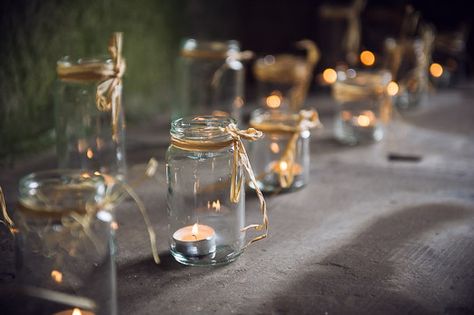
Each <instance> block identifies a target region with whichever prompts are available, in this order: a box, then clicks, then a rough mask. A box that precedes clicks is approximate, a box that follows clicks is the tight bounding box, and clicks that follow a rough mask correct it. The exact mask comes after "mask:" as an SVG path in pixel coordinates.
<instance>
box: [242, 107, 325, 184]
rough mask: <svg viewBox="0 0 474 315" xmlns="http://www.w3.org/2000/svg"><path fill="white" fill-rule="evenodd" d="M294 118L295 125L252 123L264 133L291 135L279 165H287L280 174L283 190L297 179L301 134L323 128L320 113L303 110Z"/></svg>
mask: <svg viewBox="0 0 474 315" xmlns="http://www.w3.org/2000/svg"><path fill="white" fill-rule="evenodd" d="M293 115H296V117H294V119H295V121H296V123H295V124H287V123H283V122H281V123H272V122H259V123H255V122H251V126H252V127H253V128H255V129H257V130H260V131H262V132H264V133H268V134H272V133H284V134H289V135H290V139H289V140H288V143H287V145H286V147H285V150H284V151H283V154H282V155H281V157H280V160H279V161H278V163H277V164H278V165H281V163H285V164H286V166H287V167H286V169H285V170H284V171H283V170H280V171H279V172H278V176H279V182H280V186H281V187H282V188H288V187H290V186H291V185H292V184H293V181H294V179H295V175H296V174H295V167H294V166H295V157H296V145H297V142H298V139H299V137H300V134H301V132H303V131H307V130H309V129H312V128H316V127H322V124H321V122H320V121H319V116H318V113H317V112H316V111H315V110H312V109H311V110H301V111H300V112H299V113H298V114H293Z"/></svg>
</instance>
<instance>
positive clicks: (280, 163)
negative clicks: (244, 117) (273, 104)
mask: <svg viewBox="0 0 474 315" xmlns="http://www.w3.org/2000/svg"><path fill="white" fill-rule="evenodd" d="M250 126H251V127H253V128H255V129H257V130H260V131H262V132H264V134H265V138H264V139H263V140H262V141H260V142H258V143H252V144H251V148H250V160H251V161H252V164H253V166H254V170H255V176H256V181H257V184H258V187H259V188H260V189H261V190H263V191H267V192H279V191H288V190H293V189H296V188H300V187H303V186H304V185H306V184H307V183H308V179H309V168H310V151H309V142H310V136H311V132H310V129H311V128H314V127H317V126H320V122H319V119H318V114H317V113H316V111H314V110H302V111H300V112H299V113H294V112H289V111H281V110H262V109H258V110H256V111H254V112H253V113H252V117H251V120H250ZM249 185H250V187H251V188H255V187H254V186H253V183H249Z"/></svg>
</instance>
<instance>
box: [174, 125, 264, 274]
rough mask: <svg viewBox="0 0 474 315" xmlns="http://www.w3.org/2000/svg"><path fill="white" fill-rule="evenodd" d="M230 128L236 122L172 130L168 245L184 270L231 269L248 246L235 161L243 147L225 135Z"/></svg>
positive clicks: (240, 177)
mask: <svg viewBox="0 0 474 315" xmlns="http://www.w3.org/2000/svg"><path fill="white" fill-rule="evenodd" d="M230 126H235V121H234V120H233V119H232V118H229V117H216V116H195V117H188V118H180V119H177V120H175V121H173V122H172V124H171V132H170V133H171V145H170V147H169V148H168V151H167V154H166V170H167V182H168V195H167V200H168V219H169V224H168V228H169V243H170V249H171V254H172V255H173V257H174V258H175V259H176V260H177V261H178V262H180V263H182V264H186V265H218V264H225V263H229V262H231V261H233V260H235V259H236V258H237V257H238V256H239V255H240V254H241V253H242V251H243V249H244V247H245V246H246V245H245V230H246V229H247V228H244V224H245V191H244V189H243V185H244V182H243V169H242V166H241V164H240V163H237V162H238V161H236V160H235V159H236V158H239V156H240V155H241V154H243V151H242V149H243V145H242V146H241V147H236V145H237V144H236V142H235V139H234V138H233V137H232V136H231V134H229V133H228V132H226V128H228V127H230ZM236 150H238V151H236ZM236 155H237V156H236ZM262 198H263V197H262ZM265 217H266V215H265Z"/></svg>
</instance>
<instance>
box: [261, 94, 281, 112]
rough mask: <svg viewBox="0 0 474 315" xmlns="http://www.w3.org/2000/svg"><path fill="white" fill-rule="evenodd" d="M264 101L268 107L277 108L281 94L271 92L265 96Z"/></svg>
mask: <svg viewBox="0 0 474 315" xmlns="http://www.w3.org/2000/svg"><path fill="white" fill-rule="evenodd" d="M265 102H266V104H267V106H268V107H270V108H273V109H275V108H278V107H280V105H281V96H279V95H277V94H272V95H270V96H267V99H266V101H265Z"/></svg>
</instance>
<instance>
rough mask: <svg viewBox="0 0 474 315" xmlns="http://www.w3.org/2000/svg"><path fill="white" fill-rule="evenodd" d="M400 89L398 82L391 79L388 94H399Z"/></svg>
mask: <svg viewBox="0 0 474 315" xmlns="http://www.w3.org/2000/svg"><path fill="white" fill-rule="evenodd" d="M399 89H400V88H399V87H398V84H397V82H395V81H391V82H390V83H389V84H387V94H388V95H390V96H395V95H397V93H398V90H399Z"/></svg>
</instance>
